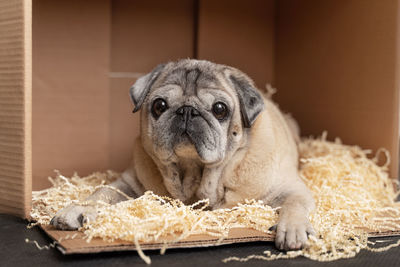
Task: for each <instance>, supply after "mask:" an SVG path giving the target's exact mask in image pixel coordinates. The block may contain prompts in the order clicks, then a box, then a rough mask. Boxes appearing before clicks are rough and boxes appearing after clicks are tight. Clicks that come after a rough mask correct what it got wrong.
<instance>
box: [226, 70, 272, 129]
mask: <svg viewBox="0 0 400 267" xmlns="http://www.w3.org/2000/svg"><path fill="white" fill-rule="evenodd" d="M229 80H230V81H231V82H232V84H233V87H234V88H235V90H236V92H237V95H238V98H239V103H240V113H241V115H242V120H243V126H244V127H245V128H250V127H251V126H252V125H253V123H254V121H255V120H256V118H257V116H258V115H259V114H260V113H261V111H263V109H264V100H263V98H262V96H261V94H260V92H259V91H258V90H257V88H256V87H255V86H254V84H253V82H252V81H251V79H250V78H248V77H247V76H246V75H244V74H242V73H240V74H238V73H235V72H233V73H230V74H229Z"/></svg>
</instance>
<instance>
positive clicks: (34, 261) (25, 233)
mask: <svg viewBox="0 0 400 267" xmlns="http://www.w3.org/2000/svg"><path fill="white" fill-rule="evenodd" d="M26 225H27V222H26V221H25V220H23V219H20V218H17V217H14V216H10V215H1V214H0V266H85V267H88V266H109V265H112V266H128V265H129V266H133V265H141V266H146V264H145V263H144V262H143V261H142V259H141V258H140V257H139V256H138V255H137V253H136V252H135V251H127V252H107V253H99V254H84V255H68V256H66V255H62V254H61V252H59V251H58V250H57V249H54V248H51V249H50V250H39V249H37V248H36V246H35V245H34V244H31V243H25V239H26V238H28V239H29V240H36V241H37V242H38V243H39V244H40V245H48V244H49V243H50V242H51V240H50V239H49V238H48V237H47V236H46V235H45V234H44V233H43V232H42V231H41V230H40V229H38V228H37V227H34V228H33V229H27V227H26ZM399 238H400V237H391V238H378V239H379V240H382V239H388V240H390V241H391V242H396V241H397V240H398V239H399ZM373 240H374V239H373ZM382 244H384V245H387V244H390V243H382ZM265 250H271V251H273V252H276V250H275V249H274V245H273V243H272V242H256V243H247V244H234V245H225V246H221V247H211V248H195V249H170V250H167V251H166V254H165V255H159V251H151V252H146V255H148V256H150V257H151V260H152V264H151V266H190V267H194V266H202V267H204V266H207V267H209V266H224V265H226V266H363V267H368V266H382V267H383V266H385V267H387V266H400V247H396V248H392V249H390V250H389V251H386V252H381V253H372V252H367V251H361V252H360V253H359V254H358V255H357V256H356V257H355V258H352V259H343V260H337V261H333V262H316V261H312V260H308V259H306V258H303V257H300V258H296V259H289V260H275V261H268V262H266V261H261V260H250V261H248V262H234V261H231V262H229V263H226V264H224V263H223V262H222V260H223V259H225V258H227V257H231V256H237V257H246V256H248V255H251V254H257V255H262V253H263V251H265Z"/></svg>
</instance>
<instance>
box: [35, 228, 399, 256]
mask: <svg viewBox="0 0 400 267" xmlns="http://www.w3.org/2000/svg"><path fill="white" fill-rule="evenodd" d="M41 228H42V229H43V230H44V232H45V233H46V234H47V235H48V236H49V237H50V238H51V239H53V240H54V241H55V242H56V247H57V249H58V250H60V251H61V253H63V254H64V255H68V254H86V253H100V252H109V251H135V250H137V249H136V246H135V244H133V243H132V242H127V241H114V242H107V241H104V240H103V239H101V238H94V239H92V240H91V241H90V242H87V241H86V240H85V239H84V234H83V233H82V232H79V231H60V230H56V229H55V228H54V227H52V226H49V225H46V226H41ZM72 236H74V238H72V239H71V237H72ZM383 236H385V237H388V236H400V229H399V230H396V231H388V232H370V233H369V237H383ZM274 239H275V235H274V234H269V233H264V232H261V231H257V230H254V229H249V228H233V229H232V230H231V231H230V232H229V235H228V237H227V238H225V239H223V240H220V239H219V238H218V237H214V236H210V235H192V236H190V237H188V238H186V239H184V240H182V241H179V242H176V243H169V244H168V246H167V248H168V249H169V248H194V247H210V246H219V245H228V244H234V243H246V242H256V241H270V242H272V241H274ZM165 242H171V239H168V238H166V239H160V240H159V242H156V243H141V244H140V247H141V249H142V250H158V249H162V248H163V247H164V243H165Z"/></svg>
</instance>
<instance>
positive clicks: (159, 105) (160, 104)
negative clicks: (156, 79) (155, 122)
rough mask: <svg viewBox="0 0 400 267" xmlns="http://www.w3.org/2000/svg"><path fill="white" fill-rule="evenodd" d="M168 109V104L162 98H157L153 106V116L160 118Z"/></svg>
mask: <svg viewBox="0 0 400 267" xmlns="http://www.w3.org/2000/svg"><path fill="white" fill-rule="evenodd" d="M167 109H168V104H167V102H166V101H165V100H164V99H162V98H157V99H156V100H154V102H153V106H152V107H151V113H152V114H153V116H154V118H156V119H157V118H158V117H160V116H161V114H163V113H164V112H165V111H166V110H167Z"/></svg>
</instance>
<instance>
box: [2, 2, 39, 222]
mask: <svg viewBox="0 0 400 267" xmlns="http://www.w3.org/2000/svg"><path fill="white" fill-rule="evenodd" d="M31 25H32V24H31V2H30V1H23V0H13V1H9V0H1V1H0V213H3V212H5V213H9V214H15V215H19V216H26V215H27V214H29V212H30V203H31V198H32V197H31V92H32V90H31V79H32V72H31V69H32V68H31V62H32V60H31V55H32V54H31V52H32V51H31V42H32V37H31Z"/></svg>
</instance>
